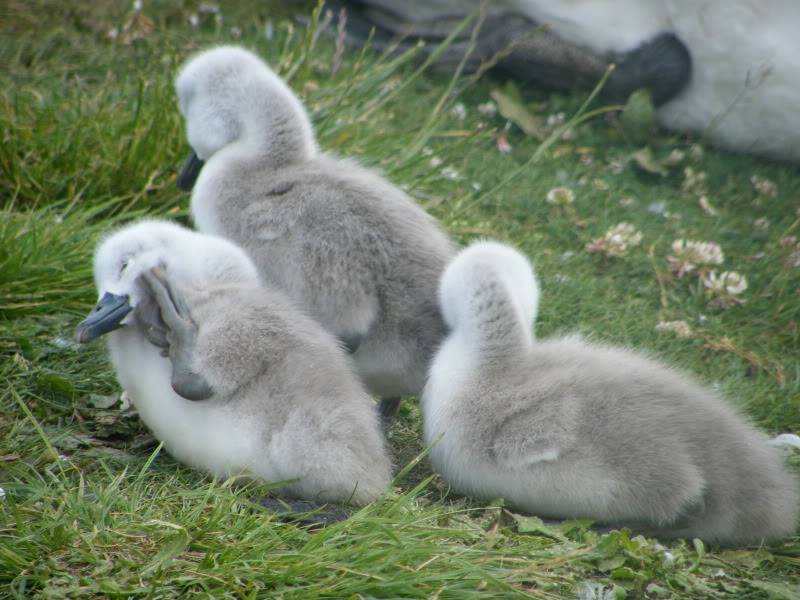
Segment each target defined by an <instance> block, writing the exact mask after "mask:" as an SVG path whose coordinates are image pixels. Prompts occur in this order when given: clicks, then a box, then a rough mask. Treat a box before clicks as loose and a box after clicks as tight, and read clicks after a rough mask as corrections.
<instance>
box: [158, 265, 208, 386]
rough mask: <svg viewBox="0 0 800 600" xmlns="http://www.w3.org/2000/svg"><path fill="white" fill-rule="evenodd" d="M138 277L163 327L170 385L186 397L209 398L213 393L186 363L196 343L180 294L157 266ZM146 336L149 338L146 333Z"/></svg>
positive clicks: (191, 323) (190, 362) (187, 309)
mask: <svg viewBox="0 0 800 600" xmlns="http://www.w3.org/2000/svg"><path fill="white" fill-rule="evenodd" d="M142 278H143V279H144V282H145V284H146V285H147V286H148V287H149V288H150V291H151V292H152V295H153V299H154V300H155V302H156V304H157V305H158V308H159V312H160V315H161V320H162V322H163V324H164V326H165V327H166V330H167V331H166V338H167V341H168V356H169V358H170V360H171V361H172V389H173V390H175V393H176V394H178V395H180V396H182V397H184V398H186V399H187V400H206V399H208V398H210V397H211V396H213V395H214V390H213V389H212V387H211V385H209V383H208V381H207V380H206V378H205V377H203V376H202V375H201V374H199V373H195V372H194V371H193V370H192V368H191V366H190V365H191V364H192V362H193V361H192V357H193V353H194V349H195V345H196V343H197V324H196V323H195V322H194V320H193V319H192V316H191V312H190V311H189V307H188V305H187V304H186V300H185V299H184V296H183V294H181V293H180V291H179V290H177V289H176V288H175V287H174V286H172V285H171V284H170V283H169V281H168V280H167V279H166V277H165V275H164V272H163V271H162V270H161V269H159V268H155V269H151V270H150V271H149V272H146V273H144V274H143V275H142ZM145 335H147V334H145ZM153 338H154V339H159V335H158V334H153ZM148 339H150V341H153V340H152V339H151V337H150V336H148ZM156 345H158V344H156Z"/></svg>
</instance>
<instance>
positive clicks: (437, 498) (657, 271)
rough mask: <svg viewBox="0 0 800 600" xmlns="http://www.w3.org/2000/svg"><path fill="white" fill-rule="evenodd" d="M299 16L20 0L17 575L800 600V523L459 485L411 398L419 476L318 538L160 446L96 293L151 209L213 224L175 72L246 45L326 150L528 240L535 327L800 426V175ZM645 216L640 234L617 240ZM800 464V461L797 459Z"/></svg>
mask: <svg viewBox="0 0 800 600" xmlns="http://www.w3.org/2000/svg"><path fill="white" fill-rule="evenodd" d="M272 5H277V3H276V2H255V1H247V0H239V1H237V2H231V3H225V5H224V6H223V7H222V9H221V10H216V12H215V11H214V10H212V9H211V8H209V5H199V4H198V3H197V2H193V1H190V0H184V1H168V0H158V1H152V2H151V1H149V0H145V1H144V6H143V8H142V10H141V12H137V11H135V10H132V8H131V5H130V4H129V3H127V2H125V3H111V2H109V3H98V2H96V3H90V2H88V0H68V1H64V2H59V3H55V2H46V1H44V0H31V1H29V2H23V1H22V0H10V1H9V2H7V3H6V5H5V13H6V14H5V15H4V16H3V17H2V18H0V30H1V32H0V35H2V37H1V38H0V40H1V41H0V65H2V67H0V127H2V144H0V206H1V208H0V210H2V216H0V355H1V356H2V359H0V377H2V385H0V487H2V493H0V594H1V595H3V596H10V597H44V598H78V597H127V596H134V597H143V598H144V597H146V598H161V597H174V596H177V595H181V594H187V595H188V594H192V595H195V596H199V597H203V596H207V597H214V598H220V597H231V598H255V597H274V598H317V597H325V598H442V599H444V598H458V599H462V598H471V597H477V596H487V597H502V598H517V597H521V598H529V597H530V598H576V597H580V598H598V599H599V598H603V599H605V598H626V597H627V598H644V597H646V598H726V597H727V598H747V599H761V598H763V599H768V598H783V599H789V598H798V597H800V537H797V536H795V537H794V538H792V539H789V540H786V541H784V542H782V543H778V544H775V545H772V546H768V547H763V548H749V549H735V550H732V549H720V548H711V547H704V546H703V544H702V543H700V542H699V541H694V542H692V541H685V542H677V543H672V544H665V545H661V544H659V543H658V541H657V540H654V539H645V538H642V537H636V536H634V535H632V534H631V533H630V532H628V531H625V530H623V531H612V532H608V533H600V532H598V531H596V530H593V529H592V528H591V527H590V524H589V523H588V522H584V521H570V522H565V523H562V524H551V523H543V522H541V521H540V520H538V519H536V518H531V517H523V516H520V515H516V514H514V513H513V512H512V511H510V510H508V509H506V508H504V507H503V504H502V501H500V500H498V501H496V502H494V503H491V504H489V505H486V504H480V503H477V502H473V501H469V500H468V499H464V498H458V497H455V496H453V495H452V494H448V490H447V486H446V485H445V484H444V483H443V482H442V481H441V480H440V479H438V478H437V477H435V476H434V475H433V474H432V473H431V471H430V467H429V465H428V463H427V461H426V459H425V457H424V448H423V447H422V445H421V442H420V438H421V435H420V433H421V421H420V414H419V410H418V409H417V407H416V403H415V402H414V401H413V400H408V401H406V402H405V404H404V406H403V408H402V411H401V415H400V419H399V422H398V423H397V424H396V426H395V427H394V429H393V431H392V433H391V435H390V440H389V441H390V444H391V446H392V450H393V453H394V456H395V461H396V467H397V469H396V470H397V473H398V476H397V478H396V480H395V483H394V487H393V490H391V491H390V492H389V493H388V494H387V495H386V497H385V498H384V499H382V500H381V501H380V502H378V503H377V504H375V505H373V506H369V507H367V508H365V509H363V510H360V511H358V512H357V513H356V514H354V515H353V516H352V518H350V519H349V520H347V521H344V522H341V523H338V524H336V525H333V526H331V527H329V528H326V529H323V530H319V531H308V530H306V529H303V528H300V527H297V526H295V525H293V524H290V523H283V522H281V521H279V520H277V519H276V518H275V517H274V515H272V514H271V513H268V512H266V511H264V510H261V509H259V507H257V506H256V505H254V504H253V503H252V502H251V500H250V499H251V498H254V497H257V496H258V495H262V494H263V493H265V491H266V489H267V488H266V487H252V486H251V487H242V486H240V485H235V482H222V481H212V480H210V479H209V478H207V477H205V476H203V475H202V474H200V473H197V472H194V471H192V470H190V469H188V468H184V467H181V466H180V465H178V464H177V463H176V462H175V461H174V460H172V459H171V458H170V457H169V456H168V455H167V454H166V452H163V451H161V450H160V448H159V446H158V444H157V442H156V441H155V440H153V438H152V437H151V436H150V435H149V434H148V432H147V430H146V429H145V428H144V427H143V425H142V424H141V423H140V422H139V421H138V419H137V418H136V414H135V411H134V410H133V409H132V408H129V407H125V406H123V405H122V404H121V403H120V402H119V394H120V389H119V387H118V385H117V383H116V380H115V377H114V373H113V371H112V369H111V367H110V365H109V363H108V361H107V360H106V358H105V354H104V348H103V347H102V344H96V345H90V346H87V347H79V346H78V345H76V344H75V343H74V341H73V331H74V328H75V325H76V324H77V323H78V321H80V320H81V318H82V317H83V316H84V315H85V314H86V313H87V312H88V311H89V309H90V308H91V306H92V305H93V303H94V301H95V299H96V297H95V290H94V286H93V282H92V267H91V261H92V253H93V249H94V246H95V244H96V243H97V240H98V239H99V238H100V237H101V236H102V235H104V234H105V233H107V232H109V231H110V230H112V229H113V227H114V226H115V225H119V224H122V223H125V222H128V221H130V220H132V219H136V218H139V217H142V216H144V215H148V216H161V217H165V218H172V219H176V220H178V221H181V222H184V223H188V197H187V195H186V194H185V193H182V192H180V191H179V190H178V189H177V187H176V185H175V177H176V175H177V171H178V169H179V168H180V166H181V163H182V160H183V158H184V156H185V153H186V152H187V150H188V148H187V145H186V142H185V138H184V132H183V129H182V122H181V118H180V116H179V113H178V109H177V105H176V100H175V95H174V91H173V88H172V80H173V77H174V75H175V73H176V70H177V68H178V66H179V65H180V64H181V62H182V61H183V60H184V59H185V58H186V57H188V56H189V55H191V54H192V53H193V52H196V51H197V50H199V49H202V48H206V47H208V46H211V45H214V44H220V43H237V44H243V45H245V46H247V47H249V48H251V49H253V50H255V51H257V52H258V53H259V54H261V55H262V56H264V57H265V58H266V59H267V60H268V61H269V62H270V63H271V64H272V65H273V66H274V67H275V68H276V70H278V71H279V72H280V73H281V74H282V75H284V76H286V77H288V78H289V79H290V84H291V86H292V87H293V89H294V90H295V91H296V92H297V93H298V94H299V95H300V96H301V98H302V99H303V100H304V102H305V103H306V106H307V107H308V109H309V111H310V113H311V115H312V118H313V121H314V124H315V126H316V128H317V132H318V135H319V139H320V144H321V146H322V147H323V149H325V150H327V151H331V152H335V153H337V154H341V155H347V156H353V157H356V158H358V160H360V161H361V162H362V163H364V164H367V165H370V166H372V167H374V168H376V169H379V170H381V171H382V172H383V173H385V174H386V176H387V177H389V178H390V179H391V180H392V181H393V182H395V183H397V184H399V185H401V186H403V187H404V188H405V189H407V190H408V191H409V193H411V194H412V195H413V196H414V197H415V198H416V199H417V200H418V201H419V202H420V204H421V205H422V206H424V207H425V208H426V209H427V210H428V211H429V212H430V213H431V214H433V215H434V216H436V217H437V218H438V219H440V220H441V222H442V223H443V224H444V226H445V227H446V228H447V230H448V231H449V233H450V234H451V235H452V236H453V238H454V239H455V240H457V241H458V242H459V243H466V242H468V241H470V240H473V239H477V238H486V237H489V238H495V239H499V240H505V241H509V242H511V243H513V244H514V245H516V246H517V247H518V248H520V249H521V250H522V251H523V252H525V253H526V254H527V255H528V256H530V257H531V259H532V260H533V262H534V264H535V266H536V269H537V272H538V274H539V277H540V279H541V282H542V287H543V296H542V303H541V310H540V318H539V321H538V326H537V335H539V336H547V335H550V334H556V333H559V332H574V331H578V332H581V333H582V334H584V335H586V336H589V337H592V338H595V339H602V340H606V341H609V342H614V343H618V344H624V345H627V346H631V347H634V348H637V349H640V350H642V351H645V352H647V353H649V354H650V355H652V356H656V357H659V358H661V359H663V360H665V361H667V362H669V363H672V364H674V365H676V366H678V367H680V368H682V369H685V370H686V371H688V372H691V373H693V374H694V375H695V376H697V377H698V378H700V379H701V380H702V381H704V382H706V383H707V384H708V385H710V386H713V387H714V388H715V389H717V390H718V391H719V392H720V393H721V394H724V395H725V397H726V398H727V399H728V400H729V401H730V402H731V403H733V404H735V405H737V406H739V407H740V408H741V410H742V411H743V412H744V413H746V414H747V415H749V416H750V417H751V418H752V419H753V421H754V422H755V423H756V424H757V425H758V426H759V427H761V428H762V429H763V430H765V431H766V432H768V433H770V434H777V433H782V432H790V431H791V432H800V343H799V341H800V329H799V325H798V323H800V295H798V291H800V286H799V284H800V245H798V242H797V239H795V237H794V236H798V237H800V174H798V171H797V169H796V168H793V167H789V166H782V165H777V164H773V163H768V162H765V161H761V160H758V159H755V158H751V157H747V156H739V155H733V154H729V153H723V152H720V151H717V150H714V149H713V148H710V147H708V146H706V145H704V144H703V141H702V139H688V138H686V137H685V136H679V135H669V134H665V133H663V132H662V133H650V132H649V131H648V127H647V123H646V119H645V123H644V125H642V124H641V121H642V119H641V118H639V119H637V118H636V117H637V113H636V112H635V110H633V109H630V110H628V111H627V112H626V113H625V114H626V115H627V117H626V118H622V117H621V116H620V113H619V112H602V111H597V110H596V109H599V108H600V106H599V105H597V104H596V103H588V104H585V101H586V100H587V97H588V92H586V91H575V92H574V93H573V94H570V95H550V94H545V93H542V92H540V91H536V90H527V89H523V90H518V89H517V88H516V87H514V86H513V85H509V84H508V83H507V82H504V81H502V80H498V79H494V78H492V77H490V76H488V75H483V76H481V77H469V76H462V77H459V78H453V77H451V76H450V75H447V74H439V73H436V72H434V71H432V69H430V68H429V67H428V66H427V65H425V64H420V62H419V61H416V60H415V56H414V52H413V51H412V52H410V53H407V54H404V55H402V56H380V55H378V54H375V53H372V52H369V51H363V52H361V51H358V50H353V49H349V50H347V51H345V52H344V53H342V52H341V51H340V50H341V49H339V51H337V48H336V42H335V31H334V32H333V34H334V35H328V34H327V33H323V34H321V35H319V34H318V32H319V30H320V29H323V28H324V27H321V26H320V25H319V23H317V24H315V20H314V18H312V17H311V9H312V8H313V5H312V6H308V7H307V9H306V10H305V12H304V14H305V15H306V19H305V20H304V21H302V22H301V21H298V20H297V19H295V18H294V17H293V14H292V13H293V12H303V8H302V5H300V4H299V3H298V4H297V5H296V7H295V8H294V9H293V10H292V11H289V10H287V9H286V8H285V7H284V8H280V7H279V6H278V7H273V6H272ZM322 20H323V21H324V19H322ZM309 22H310V23H312V27H307V26H306V25H305V24H304V23H306V24H307V23H309ZM323 25H324V23H323ZM329 29H330V27H329ZM498 92H499V94H498ZM493 97H494V100H492V98H493ZM498 104H499V105H501V106H500V108H502V109H503V110H502V112H503V113H505V114H506V115H509V114H512V113H513V114H512V117H513V118H512V119H511V121H509V119H507V118H506V117H504V116H503V115H502V114H500V112H494V111H495V110H496V109H497V107H498ZM509 106H510V107H511V108H510V109H509ZM509 110H511V111H512V112H511V113H509ZM514 111H515V112H514ZM593 111H595V112H593ZM645 112H646V111H645ZM595 113H596V114H595ZM637 120H638V121H640V123H639V124H638V125H637V124H635V123H634V121H637ZM520 123H527V124H528V126H527V130H528V132H529V133H526V132H524V131H523V130H522V129H521V128H520V127H519V124H520ZM647 149H649V150H647ZM648 152H649V154H648ZM636 153H639V154H636ZM634 155H636V156H638V159H637V158H634ZM654 171H657V172H654ZM555 188H567V189H568V190H569V191H567V190H560V191H556V192H553V193H549V192H551V190H553V189H555ZM570 192H571V193H570ZM548 197H549V200H548ZM620 223H627V224H630V226H632V228H633V229H631V228H622V229H620V230H618V232H619V231H621V233H617V235H613V233H614V232H613V231H612V232H611V233H608V232H609V230H611V229H612V228H614V227H616V226H617V225H619V224H620ZM680 239H683V240H695V241H708V242H715V243H716V244H718V245H719V250H720V251H721V252H722V254H723V255H724V260H723V262H722V263H721V264H718V265H711V266H708V265H703V264H701V263H699V262H698V261H697V260H695V262H694V263H691V264H692V265H694V264H696V265H697V266H696V268H694V269H692V270H689V271H688V272H686V273H685V274H684V273H682V270H685V268H686V267H687V266H691V265H689V264H688V263H687V261H688V259H682V257H681V256H680V254H681V253H680V248H677V249H676V248H673V243H674V242H675V241H676V240H680ZM592 250H593V251H592ZM706 250H707V252H706V254H711V256H709V257H707V258H711V259H712V260H713V252H711V253H709V252H708V249H706ZM711 250H712V251H713V250H715V248H713V247H712V248H711ZM668 257H671V259H668ZM717 258H719V256H718V255H717ZM682 267H683V269H682ZM710 269H716V271H717V273H718V274H719V273H721V272H724V271H734V272H736V273H738V274H740V275H741V276H744V278H746V284H747V286H746V289H742V288H743V287H744V286H743V285H742V284H741V280H738V285H734V283H737V282H734V280H733V279H729V280H728V282H727V283H728V288H729V289H728V291H725V290H724V289H723V288H724V286H722V287H720V286H716V287H715V285H714V283H715V282H714V280H712V278H711V277H710V275H709V274H708V271H709V270H710ZM681 275H682V276H681ZM788 460H789V461H790V462H792V464H793V466H794V468H795V471H800V453H798V452H795V453H794V455H790V456H789V457H788Z"/></svg>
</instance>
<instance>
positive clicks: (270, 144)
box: [229, 97, 317, 168]
mask: <svg viewBox="0 0 800 600" xmlns="http://www.w3.org/2000/svg"><path fill="white" fill-rule="evenodd" d="M229 146H235V147H236V151H235V152H233V153H232V154H236V155H239V156H243V157H244V156H246V157H248V158H250V159H251V160H254V161H257V162H258V163H259V164H260V165H262V166H264V167H267V168H279V167H284V166H287V165H290V164H296V163H299V162H305V161H307V160H309V159H311V158H313V157H314V156H315V155H316V153H317V146H316V143H315V141H314V134H313V130H312V129H311V124H310V123H309V121H308V117H307V116H306V115H305V114H304V113H302V112H301V111H300V110H298V109H297V107H294V106H292V102H290V101H288V99H286V98H281V97H275V98H272V99H270V102H269V103H268V104H267V105H266V106H264V105H263V104H261V103H257V105H255V106H252V107H249V108H246V109H245V111H243V113H242V135H241V136H240V137H239V139H238V140H236V141H235V142H233V143H232V144H230V145H229Z"/></svg>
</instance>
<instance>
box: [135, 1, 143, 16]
mask: <svg viewBox="0 0 800 600" xmlns="http://www.w3.org/2000/svg"><path fill="white" fill-rule="evenodd" d="M133 12H137V13H138V12H142V0H133Z"/></svg>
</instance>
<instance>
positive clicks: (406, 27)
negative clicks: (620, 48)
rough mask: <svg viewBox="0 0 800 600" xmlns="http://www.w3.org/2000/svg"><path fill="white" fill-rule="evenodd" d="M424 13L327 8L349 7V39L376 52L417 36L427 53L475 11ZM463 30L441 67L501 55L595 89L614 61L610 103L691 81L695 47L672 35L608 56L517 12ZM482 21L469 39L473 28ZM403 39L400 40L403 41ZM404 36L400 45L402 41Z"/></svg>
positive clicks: (399, 5) (521, 67) (543, 80)
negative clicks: (691, 52) (644, 90)
mask: <svg viewBox="0 0 800 600" xmlns="http://www.w3.org/2000/svg"><path fill="white" fill-rule="evenodd" d="M416 4H417V5H418V6H419V8H420V11H419V13H420V15H430V16H428V17H424V16H420V17H419V18H413V17H412V16H411V15H412V14H413V11H414V8H413V7H414V3H413V2H400V0H397V1H396V2H394V3H388V2H386V1H381V2H378V1H376V0H327V2H326V7H328V8H329V9H331V10H332V11H333V13H334V18H335V17H337V16H338V14H339V10H340V9H341V8H342V7H343V6H344V7H345V8H346V10H347V13H346V14H347V39H348V41H349V42H350V43H351V44H352V45H353V46H356V47H359V48H360V47H362V46H363V44H364V43H365V42H366V40H367V39H370V40H371V43H372V45H373V47H375V48H376V49H377V50H386V49H387V48H394V49H395V51H397V52H403V51H405V50H408V49H410V48H411V47H413V45H414V44H415V43H416V42H417V41H418V40H424V41H426V42H427V44H426V46H425V47H424V48H423V49H422V50H421V53H422V55H423V56H424V57H429V56H430V55H431V53H432V52H434V51H438V50H437V45H438V44H439V43H441V42H443V41H444V40H445V38H447V36H448V35H450V33H452V32H453V31H454V30H455V29H456V28H457V27H458V26H459V24H460V23H461V21H462V20H463V19H464V18H466V17H467V15H468V14H469V10H468V9H466V8H463V7H460V6H459V5H458V2H455V1H454V2H453V3H452V10H451V11H449V12H448V11H444V10H442V11H440V14H438V15H436V12H435V11H426V10H425V6H426V4H427V3H426V2H423V0H417V2H416ZM479 21H480V23H478V21H475V22H473V24H472V25H471V26H469V27H467V28H465V29H464V30H463V31H462V32H461V33H460V34H459V36H457V37H456V38H455V39H454V40H453V41H452V42H451V44H450V46H449V47H448V48H446V49H444V51H443V52H441V54H440V56H439V60H438V61H437V66H438V67H439V68H440V69H443V70H448V69H449V70H452V69H454V68H455V67H456V66H457V65H459V64H460V63H461V62H462V60H463V59H464V56H465V53H466V52H467V50H468V49H471V52H470V54H469V56H468V58H467V61H466V63H465V64H464V65H463V66H464V70H465V71H467V72H470V71H475V70H477V69H478V68H479V67H480V66H481V65H482V64H483V63H484V62H485V61H487V60H492V59H494V60H496V68H497V69H498V70H501V71H503V72H505V73H506V74H508V75H510V76H511V77H513V78H514V79H517V80H520V81H524V82H528V83H531V84H533V85H537V86H541V87H547V88H550V89H556V90H567V91H568V90H572V89H574V88H584V89H586V88H588V89H591V88H592V87H594V86H595V85H597V83H598V82H599V81H600V80H601V78H602V77H603V76H604V75H605V72H606V69H607V68H608V65H609V64H610V63H612V62H613V63H615V64H616V65H617V68H616V70H615V71H614V72H613V73H612V74H611V76H610V77H609V79H608V81H607V82H606V85H605V87H604V88H603V90H602V91H601V93H600V95H601V99H602V100H603V101H604V102H606V103H609V104H624V103H625V101H626V100H627V98H628V96H629V95H630V94H631V93H633V92H635V91H636V90H638V89H642V88H647V89H649V90H650V94H651V97H652V99H653V103H654V104H655V105H656V106H659V105H661V104H664V103H666V102H668V101H669V100H671V99H672V98H674V97H675V96H677V95H678V94H679V93H680V92H681V91H682V90H683V89H684V88H685V87H686V86H687V84H688V83H689V79H690V78H691V75H692V60H691V56H690V55H689V50H688V49H687V48H686V46H685V45H684V44H683V43H682V42H681V41H680V40H679V39H678V38H677V37H676V36H675V35H674V34H672V33H669V32H664V33H660V34H658V35H656V36H654V37H653V38H651V39H650V40H648V41H645V42H643V43H642V44H641V45H640V46H638V47H637V48H634V49H633V50H630V51H628V52H625V53H622V54H620V55H617V56H608V55H606V54H603V53H598V52H595V51H593V50H589V49H588V48H586V47H585V46H582V45H579V44H576V43H574V42H572V41H569V40H565V39H563V38H561V37H560V36H558V35H557V34H556V33H555V32H553V31H552V30H551V29H548V28H547V27H541V26H540V24H538V23H536V22H535V21H533V20H531V19H530V18H527V17H523V16H521V15H519V14H515V13H513V12H510V11H509V12H500V13H493V14H490V15H487V16H486V17H485V18H484V19H482V20H479ZM478 24H479V25H480V29H479V30H478V31H477V33H476V35H475V40H474V46H473V44H472V42H470V37H471V36H472V34H473V26H475V25H478ZM401 38H402V39H401ZM399 39H400V40H401V41H400V42H399V43H398V40H399Z"/></svg>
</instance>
